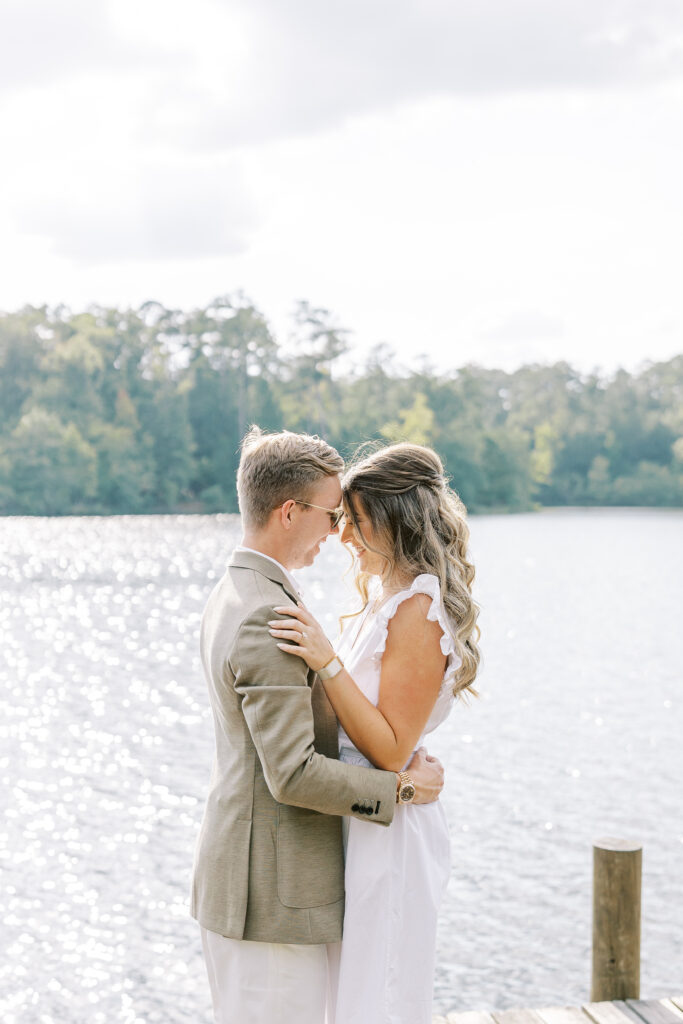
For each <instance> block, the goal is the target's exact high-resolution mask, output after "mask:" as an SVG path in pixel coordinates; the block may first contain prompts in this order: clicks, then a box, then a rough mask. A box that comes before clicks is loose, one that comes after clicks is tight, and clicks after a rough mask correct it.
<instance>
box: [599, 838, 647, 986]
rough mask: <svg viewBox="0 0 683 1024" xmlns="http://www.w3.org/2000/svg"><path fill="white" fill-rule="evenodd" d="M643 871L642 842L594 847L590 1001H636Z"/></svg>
mask: <svg viewBox="0 0 683 1024" xmlns="http://www.w3.org/2000/svg"><path fill="white" fill-rule="evenodd" d="M642 866H643V848H642V845H641V844H640V843H634V842H629V841H628V840H626V839H611V838H610V839H597V840H596V841H595V842H594V843H593V975H592V981H591V1000H592V1001H593V1002H602V1001H603V1000H613V999H639V998H640V894H641V877H642Z"/></svg>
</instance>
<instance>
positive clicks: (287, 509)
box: [280, 499, 296, 530]
mask: <svg viewBox="0 0 683 1024" xmlns="http://www.w3.org/2000/svg"><path fill="white" fill-rule="evenodd" d="M295 508H296V502H295V501H294V500H292V499H290V500H289V501H286V502H285V503H284V505H281V506H280V523H281V525H282V526H283V527H284V528H285V530H291V528H292V512H293V511H294V509H295Z"/></svg>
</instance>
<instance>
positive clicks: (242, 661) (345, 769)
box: [230, 605, 396, 825]
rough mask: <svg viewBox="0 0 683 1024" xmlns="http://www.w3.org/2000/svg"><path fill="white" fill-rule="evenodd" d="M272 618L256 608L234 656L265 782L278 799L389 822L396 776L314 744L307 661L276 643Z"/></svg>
mask: <svg viewBox="0 0 683 1024" xmlns="http://www.w3.org/2000/svg"><path fill="white" fill-rule="evenodd" d="M272 617H273V609H272V606H271V605H267V606H262V607H260V608H258V609H257V610H256V611H254V612H252V613H251V614H250V615H249V616H248V618H246V619H245V620H244V622H243V623H242V625H241V627H240V629H239V632H238V634H237V637H236V643H235V647H234V648H233V652H234V653H233V657H232V658H231V659H230V660H231V664H230V668H231V670H232V672H233V674H234V677H235V683H234V685H235V689H236V691H237V693H238V694H239V695H240V696H241V698H242V713H243V715H244V718H245V720H246V723H247V727H248V729H249V732H250V734H251V738H252V740H253V743H254V746H255V747H256V751H257V754H258V756H259V759H260V761H261V766H262V768H263V774H264V777H265V780H266V785H267V786H268V789H269V790H270V792H271V794H272V795H273V797H274V799H275V800H277V801H278V803H283V804H291V805H293V806H295V807H308V808H310V809H311V810H314V811H320V812H322V813H324V814H338V815H349V816H352V817H358V818H362V819H363V820H364V821H375V822H377V823H378V824H382V825H388V824H390V822H391V820H392V818H393V816H394V810H395V806H396V775H395V774H394V772H385V771H381V770H379V769H376V768H364V767H361V766H359V765H351V764H344V763H343V762H342V761H337V760H334V759H332V758H329V757H324V756H323V755H322V754H318V753H317V752H316V751H315V749H314V747H313V740H314V723H313V709H312V705H311V689H310V687H309V686H308V681H307V676H308V666H307V665H306V663H305V661H303V659H302V658H297V657H296V656H294V655H292V654H287V653H285V652H284V651H281V650H280V649H279V647H277V645H276V643H275V641H274V640H273V638H272V637H271V636H270V634H269V632H268V620H269V619H271V618H272Z"/></svg>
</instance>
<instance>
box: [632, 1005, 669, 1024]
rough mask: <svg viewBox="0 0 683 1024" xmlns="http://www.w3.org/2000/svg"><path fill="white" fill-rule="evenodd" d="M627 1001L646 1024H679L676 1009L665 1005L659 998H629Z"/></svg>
mask: <svg viewBox="0 0 683 1024" xmlns="http://www.w3.org/2000/svg"><path fill="white" fill-rule="evenodd" d="M626 1002H627V1003H628V1005H629V1006H630V1007H631V1009H632V1010H635V1012H636V1013H637V1014H638V1016H639V1017H642V1019H643V1020H644V1021H645V1022H646V1024H679V1020H680V1018H679V1017H678V1016H677V1014H676V1013H675V1011H674V1010H673V1009H671V1010H670V1009H669V1008H668V1007H667V1006H664V1005H663V1004H662V1003H661V1001H660V1000H659V999H627V1000H626Z"/></svg>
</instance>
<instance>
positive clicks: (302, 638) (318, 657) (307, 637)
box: [268, 601, 334, 672]
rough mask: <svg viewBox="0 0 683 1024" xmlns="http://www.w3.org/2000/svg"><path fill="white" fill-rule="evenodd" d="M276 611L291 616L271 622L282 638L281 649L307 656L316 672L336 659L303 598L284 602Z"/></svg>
mask: <svg viewBox="0 0 683 1024" xmlns="http://www.w3.org/2000/svg"><path fill="white" fill-rule="evenodd" d="M273 610H274V611H276V612H277V613H278V614H279V615H286V616H288V618H285V619H274V620H273V621H272V622H269V623H268V625H269V626H270V635H271V636H273V637H279V638H280V643H278V647H279V648H280V650H281V651H287V652H288V653H289V654H296V655H297V657H299V658H303V659H304V661H305V662H306V664H307V665H308V667H309V668H312V669H313V671H314V672H317V671H318V669H321V668H322V667H323V666H324V665H327V663H328V662H330V661H331V660H332V658H334V648H333V647H332V644H331V643H330V641H329V640H328V639H327V637H326V636H325V633H324V632H323V629H322V626H321V625H320V623H319V622H317V621H316V619H314V618H313V616H312V615H311V613H310V612H309V611H308V609H307V608H305V607H304V605H303V604H302V603H301V601H299V603H298V604H297V605H283V606H282V607H278V608H274V609H273ZM287 641H288V642H287Z"/></svg>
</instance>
